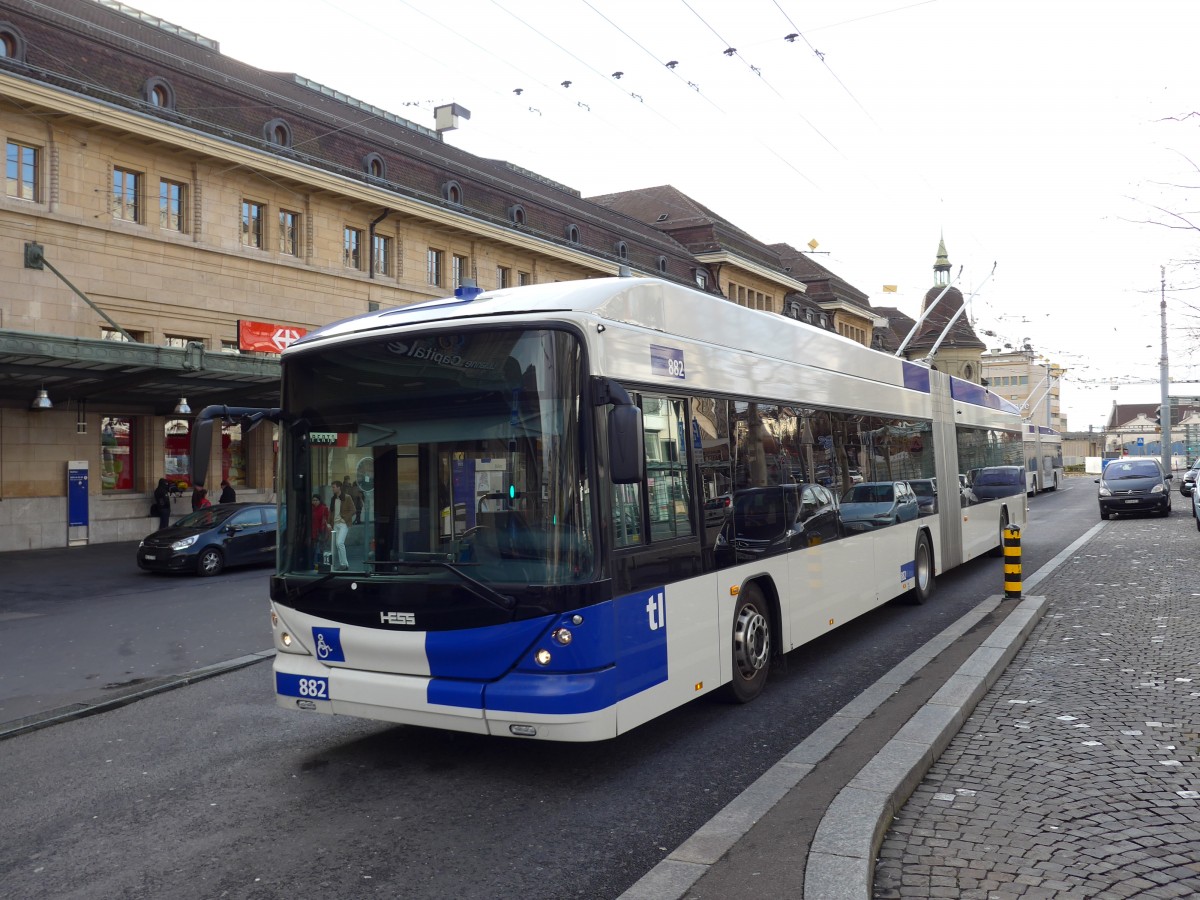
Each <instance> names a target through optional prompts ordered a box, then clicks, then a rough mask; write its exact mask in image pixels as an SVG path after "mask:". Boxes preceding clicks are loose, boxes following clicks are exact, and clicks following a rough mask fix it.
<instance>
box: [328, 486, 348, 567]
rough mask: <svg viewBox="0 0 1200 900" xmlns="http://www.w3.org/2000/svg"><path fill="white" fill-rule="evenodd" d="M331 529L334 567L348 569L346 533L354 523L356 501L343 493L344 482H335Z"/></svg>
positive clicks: (331, 504) (331, 502)
mask: <svg viewBox="0 0 1200 900" xmlns="http://www.w3.org/2000/svg"><path fill="white" fill-rule="evenodd" d="M329 517H330V526H329V530H330V531H331V532H332V533H333V555H334V556H333V568H334V569H335V570H341V571H343V572H344V571H346V570H347V569H349V568H350V560H349V559H347V557H346V535H347V534H349V533H350V526H351V525H352V524H354V501H353V500H351V499H350V498H349V497H347V496H346V495H345V494H343V493H342V483H341V482H340V481H335V482H334V483H333V497H332V499H331V500H330V501H329Z"/></svg>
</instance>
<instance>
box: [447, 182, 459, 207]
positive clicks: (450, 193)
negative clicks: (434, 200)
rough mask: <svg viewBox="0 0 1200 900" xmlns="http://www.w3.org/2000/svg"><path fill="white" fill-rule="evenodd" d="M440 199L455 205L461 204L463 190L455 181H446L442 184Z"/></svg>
mask: <svg viewBox="0 0 1200 900" xmlns="http://www.w3.org/2000/svg"><path fill="white" fill-rule="evenodd" d="M442 199H443V200H445V201H446V202H447V203H453V204H454V205H455V206H462V202H463V190H462V186H461V185H460V184H459V183H458V182H457V181H447V182H444V183H443V184H442Z"/></svg>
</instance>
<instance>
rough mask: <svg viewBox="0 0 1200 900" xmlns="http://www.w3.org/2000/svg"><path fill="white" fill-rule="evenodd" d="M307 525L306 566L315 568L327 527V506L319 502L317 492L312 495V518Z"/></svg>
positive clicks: (319, 561)
mask: <svg viewBox="0 0 1200 900" xmlns="http://www.w3.org/2000/svg"><path fill="white" fill-rule="evenodd" d="M308 527H309V542H308V568H310V569H316V568H319V567H320V564H321V554H322V553H323V552H324V551H325V537H326V534H325V532H326V531H327V530H328V529H329V507H328V506H326V505H325V504H324V503H322V502H321V496H320V495H319V494H313V495H312V518H311V519H310V520H309V523H308Z"/></svg>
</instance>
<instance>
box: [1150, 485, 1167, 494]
mask: <svg viewBox="0 0 1200 900" xmlns="http://www.w3.org/2000/svg"><path fill="white" fill-rule="evenodd" d="M1165 490H1166V485H1162V484H1156V485H1155V486H1154V487H1152V488H1150V493H1152V494H1161V493H1162V492H1163V491H1165Z"/></svg>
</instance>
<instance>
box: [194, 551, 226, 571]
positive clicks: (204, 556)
mask: <svg viewBox="0 0 1200 900" xmlns="http://www.w3.org/2000/svg"><path fill="white" fill-rule="evenodd" d="M224 568H225V557H224V555H222V553H221V551H220V550H218V549H217V548H216V547H205V548H204V550H203V551H201V553H200V556H199V558H198V559H197V560H196V574H197V575H199V576H201V577H204V578H207V577H209V576H211V575H220V574H221V570H222V569H224Z"/></svg>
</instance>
